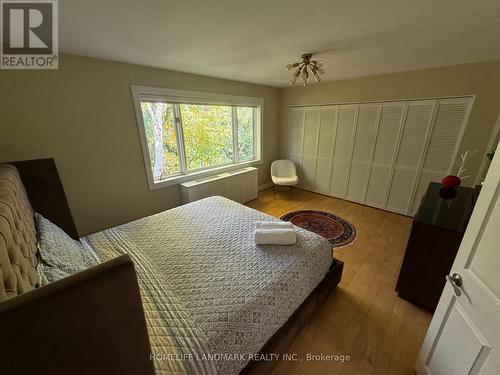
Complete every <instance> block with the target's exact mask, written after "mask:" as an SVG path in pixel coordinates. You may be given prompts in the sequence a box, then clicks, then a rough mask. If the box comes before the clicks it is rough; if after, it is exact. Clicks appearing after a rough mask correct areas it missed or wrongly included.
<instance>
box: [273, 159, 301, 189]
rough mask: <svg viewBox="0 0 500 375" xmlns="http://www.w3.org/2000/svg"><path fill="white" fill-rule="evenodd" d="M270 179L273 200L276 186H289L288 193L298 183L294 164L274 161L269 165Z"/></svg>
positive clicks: (286, 161)
mask: <svg viewBox="0 0 500 375" xmlns="http://www.w3.org/2000/svg"><path fill="white" fill-rule="evenodd" d="M271 179H272V180H273V183H274V199H276V188H277V186H278V185H279V186H290V191H292V189H293V187H294V186H295V185H297V184H298V183H299V177H298V176H297V170H296V169H295V164H293V162H291V161H290V160H275V161H273V163H272V164H271Z"/></svg>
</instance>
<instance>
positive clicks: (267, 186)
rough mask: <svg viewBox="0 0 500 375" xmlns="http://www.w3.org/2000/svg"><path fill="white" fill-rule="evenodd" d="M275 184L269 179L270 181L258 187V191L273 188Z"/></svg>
mask: <svg viewBox="0 0 500 375" xmlns="http://www.w3.org/2000/svg"><path fill="white" fill-rule="evenodd" d="M273 186H274V184H273V183H272V181H269V182H266V183H264V184H262V185H259V186H258V187H257V190H258V191H262V190H266V189H269V188H272V187H273Z"/></svg>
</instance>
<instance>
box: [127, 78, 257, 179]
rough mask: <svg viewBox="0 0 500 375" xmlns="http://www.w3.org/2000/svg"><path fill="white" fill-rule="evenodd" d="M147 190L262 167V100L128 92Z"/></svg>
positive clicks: (142, 90)
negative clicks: (141, 152) (139, 142)
mask: <svg viewBox="0 0 500 375" xmlns="http://www.w3.org/2000/svg"><path fill="white" fill-rule="evenodd" d="M132 94H133V97H134V105H135V108H136V115H137V124H138V127H139V134H140V136H141V141H142V148H143V154H144V159H145V160H144V162H145V165H146V172H147V176H148V182H149V185H150V187H151V188H156V187H159V186H165V185H170V184H173V183H178V182H182V181H185V180H187V179H190V178H192V177H193V176H196V177H199V176H200V175H201V176H203V175H207V174H210V173H214V171H217V172H220V171H221V170H226V169H232V168H236V167H241V166H242V165H246V164H250V163H255V162H258V161H260V143H259V140H260V124H261V115H262V105H263V100H262V99H260V98H249V97H240V96H226V95H220V94H207V93H198V92H191V91H179V90H169V89H157V88H148V87H143V86H132Z"/></svg>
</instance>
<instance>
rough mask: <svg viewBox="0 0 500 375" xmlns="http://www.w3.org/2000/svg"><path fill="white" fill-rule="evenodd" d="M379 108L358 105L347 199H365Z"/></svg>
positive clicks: (376, 106)
mask: <svg viewBox="0 0 500 375" xmlns="http://www.w3.org/2000/svg"><path fill="white" fill-rule="evenodd" d="M380 108H381V106H380V105H379V104H361V105H360V106H359V110H358V119H357V122H356V133H355V137H354V146H353V150H352V157H351V166H350V170H349V182H348V185H347V199H349V200H352V201H355V202H364V200H365V193H366V182H367V178H368V171H369V167H370V164H371V161H372V157H373V149H374V145H375V132H376V128H377V125H378V117H379V112H380Z"/></svg>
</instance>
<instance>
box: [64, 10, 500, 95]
mask: <svg viewBox="0 0 500 375" xmlns="http://www.w3.org/2000/svg"><path fill="white" fill-rule="evenodd" d="M59 39H60V50H61V51H62V52H66V53H71V54H76V55H84V56H91V57H97V58H103V59H108V60H115V61H123V62H128V63H135V64H140V65H146V66H153V67H159V68H165V69H170V70H176V71H182V72H189V73H197V74H202V75H207V76H213V77H220V78H227V79H233V80H238V81H246V82H254V83H260V84H265V85H269V86H286V85H287V84H288V81H289V72H287V71H286V70H285V69H284V66H285V65H286V64H288V63H291V62H295V61H297V60H298V59H299V57H300V55H301V54H302V53H305V52H312V53H316V55H315V58H318V59H321V60H323V61H324V68H325V70H326V74H325V76H324V80H337V79H346V78H354V77H362V76H368V75H376V74H383V73H391V72H398V71H407V70H415V69H422V68H428V67H435V66H445V65H454V64H461V63H467V62H473V61H482V60H491V59H496V58H500V1H498V0H481V1H474V0H472V1H471V0H454V1H450V0H418V1H417V0H411V1H410V0H376V1H374V0H367V1H360V0H349V1H346V0H342V1H341V0H315V1H314V2H309V1H295V0H289V1H285V0H217V1H216V0H175V1H173V0H143V1H139V0H135V1H134V0H105V1H103V0H83V1H82V0H59Z"/></svg>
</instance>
